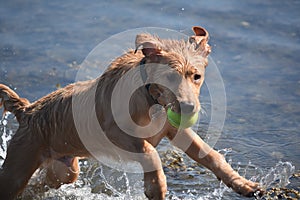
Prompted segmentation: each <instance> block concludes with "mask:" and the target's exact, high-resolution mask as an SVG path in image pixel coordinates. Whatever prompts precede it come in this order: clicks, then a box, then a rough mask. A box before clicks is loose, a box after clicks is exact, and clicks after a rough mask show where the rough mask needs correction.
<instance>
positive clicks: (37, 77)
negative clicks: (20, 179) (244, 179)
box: [0, 0, 300, 199]
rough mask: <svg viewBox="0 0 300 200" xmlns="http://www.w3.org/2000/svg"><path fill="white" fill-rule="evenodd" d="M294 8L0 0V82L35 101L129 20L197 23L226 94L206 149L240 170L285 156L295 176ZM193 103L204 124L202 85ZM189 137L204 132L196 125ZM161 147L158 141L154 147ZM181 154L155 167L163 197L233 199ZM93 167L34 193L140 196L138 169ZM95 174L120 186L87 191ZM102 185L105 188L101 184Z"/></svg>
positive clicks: (299, 73) (298, 35)
mask: <svg viewBox="0 0 300 200" xmlns="http://www.w3.org/2000/svg"><path fill="white" fill-rule="evenodd" d="M299 10H300V2H299V1H296V0H294V1H293V0H291V1H278V0H275V1H273V0H272V1H271V0H266V1H263V2H261V1H258V0H254V1H238V0H234V1H217V0H213V1H197V2H196V1H195V2H194V1H184V2H182V1H155V2H153V1H122V2H119V1H58V0H53V1H33V0H29V1H21V0H11V1H1V2H0V82H1V83H4V84H7V85H9V86H10V87H12V88H14V89H15V90H16V92H18V93H19V94H20V96H23V97H26V98H28V99H30V100H35V99H37V98H40V97H41V96H43V95H45V94H47V93H49V92H51V91H53V90H55V89H56V86H57V85H62V86H64V85H66V84H68V83H71V82H73V81H74V79H75V75H76V67H77V65H78V64H80V63H81V62H82V61H83V60H84V59H85V57H86V56H87V55H88V53H89V52H90V51H91V50H92V49H93V48H94V47H95V46H96V45H97V44H99V43H100V42H101V41H103V40H105V39H107V38H108V37H110V36H111V35H114V34H117V33H119V32H122V31H126V30H128V29H132V28H139V27H163V28H169V29H173V30H176V31H180V32H182V33H186V34H191V33H192V32H191V27H192V26H194V25H201V26H203V27H205V28H206V29H207V30H208V31H209V32H210V36H211V40H210V44H211V46H212V49H213V52H212V54H211V57H212V58H213V59H214V61H215V62H216V64H217V66H218V69H219V70H220V72H221V75H222V78H223V81H224V83H225V90H226V98H227V115H226V121H225V126H224V128H223V132H222V135H221V137H220V138H219V140H218V143H217V144H216V146H215V148H216V149H218V150H224V149H225V150H226V149H231V150H230V151H229V152H228V153H227V158H228V159H229V160H231V163H232V165H233V166H234V167H236V168H237V169H240V170H241V173H242V172H244V171H245V169H246V168H247V169H250V170H248V173H246V176H249V177H251V176H253V174H254V175H255V174H257V173H258V172H257V171H262V174H267V172H268V170H270V169H271V168H272V167H275V166H276V164H278V163H279V162H280V161H282V162H291V163H292V165H293V166H295V171H296V172H298V173H299V168H300V131H299V130H300V125H299V122H300V66H299V61H300V58H299V55H300V46H299V44H300V14H299ZM108 53H109V52H108ZM201 101H202V103H203V106H204V109H206V110H207V113H206V114H203V115H202V124H201V125H202V128H203V130H205V128H206V126H207V123H208V121H209V115H210V97H209V92H208V91H207V89H206V87H205V86H204V88H203V91H202V96H201ZM11 121H12V122H11ZM8 125H9V126H8V127H7V129H6V130H3V128H2V131H1V133H0V135H2V140H3V137H4V135H5V134H4V133H10V134H12V133H13V131H15V130H16V127H17V125H16V124H14V122H13V119H10V120H9V124H8ZM2 126H3V125H2ZM199 130H200V129H199ZM10 131H12V132H10ZM199 134H200V135H201V134H202V135H204V136H205V131H204V133H203V132H202V133H201V131H199ZM8 137H9V136H8ZM4 139H5V138H4ZM6 139H8V138H6ZM167 144H168V142H167V141H165V142H164V143H163V145H161V146H160V147H159V148H160V149H163V148H164V147H163V146H164V145H167ZM2 146H3V145H2ZM176 152H177V151H176ZM225 152H227V151H225ZM161 153H162V154H163V151H162V150H161ZM223 153H224V151H223ZM168 155H169V154H167V155H166V156H168ZM180 155H181V154H180ZM181 156H183V157H184V166H186V168H185V169H180V170H179V171H180V172H178V171H177V170H172V169H170V166H169V168H168V167H165V170H166V174H167V177H168V185H169V198H170V199H182V198H183V199H243V197H240V196H239V195H237V194H234V193H233V192H232V191H230V190H227V189H226V188H225V187H224V186H223V185H220V183H219V182H218V181H217V180H216V179H215V177H214V176H213V175H212V174H211V173H209V172H208V171H206V170H205V169H203V168H201V167H199V166H195V163H194V162H192V161H190V160H189V159H188V158H186V157H185V156H184V155H181ZM82 165H83V167H85V166H86V167H87V168H88V167H91V166H93V164H90V163H88V164H86V165H85V164H82ZM96 169H98V171H97V170H96ZM96 169H90V171H93V170H96V171H97V172H95V173H94V174H95V176H94V179H93V178H89V179H88V178H87V179H88V181H87V182H85V181H84V180H85V176H87V175H88V174H89V173H85V174H83V175H82V177H83V178H81V180H80V181H81V182H80V181H79V182H78V183H76V184H77V185H75V186H67V187H66V188H63V189H61V190H59V192H58V193H55V191H52V193H51V191H50V193H49V196H50V197H46V196H44V197H40V198H45V199H47V198H48V199H53V198H54V197H53V196H55V195H56V197H55V198H54V199H59V197H60V198H61V199H63V198H65V199H97V198H100V197H101V198H107V199H115V198H120V199H122V198H123V199H124V198H126V197H132V198H135V199H143V198H144V197H143V196H142V190H143V189H142V187H141V185H142V183H141V182H140V181H141V177H139V176H138V175H137V177H135V176H133V177H132V176H128V175H124V174H122V173H120V174H118V173H119V172H111V173H116V174H117V175H116V174H115V175H114V176H111V174H107V175H106V176H100V175H101V170H100V169H102V168H101V167H99V166H98V167H96ZM192 169H193V170H192ZM87 171H88V169H87ZM104 171H105V170H104ZM106 171H110V170H106ZM106 173H108V172H106ZM103 177H106V178H107V179H109V177H119V179H118V180H119V182H120V183H122V184H123V185H126V187H125V188H122V187H121V189H118V188H120V187H118V185H120V183H119V184H118V183H111V184H112V185H114V187H115V188H116V189H110V190H112V192H110V193H109V192H108V193H109V195H108V196H107V195H105V194H103V193H101V192H99V191H102V190H101V189H98V190H96V189H95V190H92V189H93V187H94V186H95V185H96V186H97V184H98V185H101V184H104V183H109V181H103V180H104V179H103ZM128 177H130V178H128ZM127 179H128V180H127ZM138 180H140V181H138ZM122 181H123V182H122ZM126 181H127V182H126ZM291 181H292V183H291V185H290V187H292V188H298V189H299V187H300V185H299V179H291ZM134 182H136V183H137V185H134V184H133V183H134ZM104 185H105V184H104ZM76 187H77V188H80V189H79V190H78V189H77V190H75V189H74V188H76ZM72 188H73V189H72ZM100 188H101V187H100ZM102 188H106V190H108V189H109V186H107V185H106V186H105V187H102ZM107 188H108V189H107ZM78 191H79V192H78ZM119 193H120V194H119ZM51 195H52V197H53V198H51ZM122 195H123V196H122ZM124 195H125V196H124ZM126 195H127V196H126ZM118 196H119V197H118ZM37 198H38V197H37Z"/></svg>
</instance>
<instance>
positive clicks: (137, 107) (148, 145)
mask: <svg viewBox="0 0 300 200" xmlns="http://www.w3.org/2000/svg"><path fill="white" fill-rule="evenodd" d="M194 32H195V35H194V36H191V37H190V39H189V41H183V40H180V41H177V40H162V39H160V38H158V37H155V36H152V35H148V34H141V35H138V36H137V39H136V47H137V50H131V51H129V52H128V53H126V54H124V55H122V56H121V57H119V58H117V59H116V60H114V61H113V62H112V63H111V65H110V66H109V68H108V69H107V71H106V72H105V73H104V74H103V75H102V76H101V77H99V78H97V79H94V80H89V81H85V82H77V83H74V84H71V85H68V86H66V87H64V88H61V89H59V90H57V91H54V92H52V93H50V94H49V95H47V96H45V97H42V98H41V99H39V100H37V101H35V102H33V103H30V102H29V101H28V100H26V99H24V98H20V97H19V96H18V95H17V94H16V93H15V92H14V91H13V90H11V89H9V88H8V87H7V86H5V85H2V84H0V99H1V104H2V105H3V106H4V109H5V110H6V111H10V112H12V113H14V114H15V115H16V118H17V120H18V122H19V124H20V125H19V128H18V130H17V132H16V133H15V135H14V136H13V138H12V140H11V142H10V144H9V147H8V149H7V157H6V159H5V162H4V164H3V166H2V168H1V171H0V199H8V200H9V199H14V198H16V197H17V195H18V194H20V193H21V192H22V191H23V189H24V188H25V186H26V184H27V182H28V180H29V179H30V177H31V176H32V174H33V173H34V171H35V170H36V169H38V168H39V167H41V166H42V165H43V166H46V168H47V169H48V173H47V182H48V184H49V185H50V186H52V187H54V188H58V187H60V185H61V184H64V183H71V182H74V181H76V179H77V178H78V173H79V167H78V157H89V156H91V154H90V153H89V151H88V150H87V149H86V148H85V146H84V145H83V143H82V141H81V139H80V137H79V136H78V132H77V129H76V126H75V124H74V119H73V114H72V112H73V110H74V108H72V98H73V97H74V96H76V97H77V98H78V99H79V101H81V103H82V104H83V105H85V104H90V103H95V104H96V107H95V109H96V115H97V116H96V117H97V119H98V121H99V123H100V125H101V127H102V129H103V131H104V132H105V135H106V136H107V138H108V139H109V140H110V141H112V142H113V143H114V144H115V145H116V146H118V147H119V148H122V149H124V150H128V151H130V152H137V153H144V154H145V155H148V156H145V157H143V158H141V160H138V161H139V162H140V163H141V164H142V167H143V168H144V170H145V173H144V182H145V194H146V196H147V197H148V198H149V199H164V198H165V194H166V191H167V186H166V178H165V175H164V173H163V170H162V167H161V163H160V159H159V156H158V154H157V152H156V150H155V147H156V146H157V145H158V143H159V142H160V140H161V139H162V138H163V137H165V136H166V137H168V138H169V139H170V140H171V141H172V143H173V144H174V145H176V146H178V147H179V148H182V149H184V150H185V151H186V153H187V154H188V155H189V156H190V157H191V158H192V159H194V160H195V161H197V162H199V163H201V164H203V165H204V166H206V167H207V168H209V169H210V170H212V171H213V172H214V173H215V174H216V176H217V177H218V178H220V179H222V180H223V181H224V182H225V183H226V184H227V185H228V186H229V187H232V188H233V189H234V190H235V191H237V192H238V193H242V194H243V195H246V196H249V195H252V194H253V192H254V191H255V190H256V189H257V184H256V183H253V182H251V181H248V180H246V179H244V178H243V177H241V176H240V175H238V173H237V172H235V171H234V170H232V168H231V167H230V165H229V164H227V163H226V161H225V159H224V158H223V157H222V156H221V155H220V154H219V153H218V152H216V151H214V150H212V149H210V148H209V147H208V146H207V145H206V144H205V143H204V142H203V141H202V140H201V139H200V138H199V137H198V136H197V135H194V134H193V132H192V131H191V129H185V130H180V131H179V130H177V129H175V128H174V127H172V126H171V125H170V124H168V123H166V124H165V125H164V127H163V129H162V130H161V132H160V133H159V134H157V135H155V136H152V137H148V138H145V139H143V138H139V137H133V136H130V135H128V134H125V133H123V132H122V130H120V129H119V128H118V126H117V125H116V122H115V121H114V119H113V117H112V111H111V94H112V90H113V88H114V87H115V85H116V83H117V81H118V80H119V79H120V77H121V76H123V75H124V74H125V73H126V72H127V71H129V70H130V69H132V68H135V67H138V66H139V65H140V62H141V60H143V59H145V63H148V64H149V66H148V67H147V68H146V71H147V73H148V76H149V79H151V78H153V79H155V78H156V79H157V78H162V77H160V76H159V75H158V74H157V73H156V72H155V70H154V71H153V68H151V64H155V63H160V64H166V65H168V66H169V67H170V68H172V69H174V70H175V71H176V75H175V78H177V79H178V80H181V79H185V80H187V81H186V83H185V84H181V82H180V81H179V83H178V85H177V89H176V92H175V94H171V93H170V91H169V90H168V89H167V88H164V87H162V86H160V85H157V84H151V85H150V87H149V90H148V91H147V90H146V89H145V88H140V89H138V91H137V92H135V94H134V96H133V97H132V99H131V104H130V105H131V107H130V109H131V114H132V118H133V120H134V121H135V122H136V123H137V124H139V125H146V124H148V123H149V122H150V117H149V114H148V110H149V108H150V107H151V106H152V105H154V104H155V103H157V102H158V103H159V104H160V105H162V106H164V107H167V106H168V105H170V104H172V106H173V109H174V110H175V111H177V112H179V111H180V106H179V105H180V103H181V102H192V103H193V105H194V110H193V112H198V111H199V110H200V102H199V100H198V96H199V92H200V87H201V85H202V83H203V81H204V71H205V67H206V65H207V56H208V54H209V53H210V47H209V46H208V45H207V41H208V33H207V32H206V31H205V29H203V28H200V27H195V28H194ZM195 74H200V75H201V79H199V80H197V82H195V80H194V79H195V78H194V76H195ZM187 87H192V88H193V90H192V91H190V90H189V91H186V88H187ZM92 90H94V91H95V92H96V96H95V97H94V98H89V97H88V96H89V93H90V91H92ZM95 99H96V101H95V102H92V100H93V101H94V100H95ZM75 109H76V108H75ZM86 112H90V111H86ZM137 136H138V135H137ZM178 138H180V139H178ZM182 141H190V144H191V145H190V146H189V147H185V146H184V144H183V143H182ZM105 145H106V144H105V143H102V144H99V146H103V147H104V148H103V149H102V150H103V151H102V153H103V154H104V155H109V154H111V155H110V156H112V157H114V156H118V155H113V153H112V152H111V151H110V149H105ZM202 151H205V152H206V153H207V155H206V156H204V157H203V158H200V157H199V154H200V153H201V152H202ZM65 156H67V157H68V158H71V159H70V160H67V161H65V162H68V163H64V162H62V161H61V158H63V157H65ZM125 159H128V160H130V159H131V158H125ZM68 165H69V166H68ZM149 166H150V167H151V166H152V167H154V168H155V169H156V170H154V171H150V172H149V171H147V170H146V168H147V167H149ZM66 174H68V176H66Z"/></svg>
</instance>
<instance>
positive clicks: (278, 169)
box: [259, 162, 295, 189]
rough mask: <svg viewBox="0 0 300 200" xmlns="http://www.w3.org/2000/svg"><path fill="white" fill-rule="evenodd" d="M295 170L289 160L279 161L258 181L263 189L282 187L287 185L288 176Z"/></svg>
mask: <svg viewBox="0 0 300 200" xmlns="http://www.w3.org/2000/svg"><path fill="white" fill-rule="evenodd" d="M294 172H295V167H294V166H293V165H292V164H291V163H290V162H279V163H277V164H276V166H275V167H272V168H271V169H270V170H269V171H268V172H267V173H266V175H265V176H264V177H262V178H261V180H260V181H259V183H260V185H261V187H262V188H263V189H268V188H282V187H285V186H287V185H288V184H289V183H290V181H289V178H290V177H291V176H292V175H293V173H294Z"/></svg>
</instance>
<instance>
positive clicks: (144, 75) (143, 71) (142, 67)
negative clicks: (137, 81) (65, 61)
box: [140, 58, 148, 85]
mask: <svg viewBox="0 0 300 200" xmlns="http://www.w3.org/2000/svg"><path fill="white" fill-rule="evenodd" d="M145 64H146V59H145V58H143V59H142V60H141V62H140V74H141V78H142V81H143V83H144V85H147V84H146V81H147V77H148V75H147V72H146V69H145Z"/></svg>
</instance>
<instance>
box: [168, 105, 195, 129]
mask: <svg viewBox="0 0 300 200" xmlns="http://www.w3.org/2000/svg"><path fill="white" fill-rule="evenodd" d="M167 116H168V121H169V123H170V124H171V125H172V126H174V127H175V128H189V127H191V126H193V125H194V124H195V123H196V122H197V120H198V112H196V113H193V114H180V113H176V112H174V111H172V109H171V108H168V110H167Z"/></svg>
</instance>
